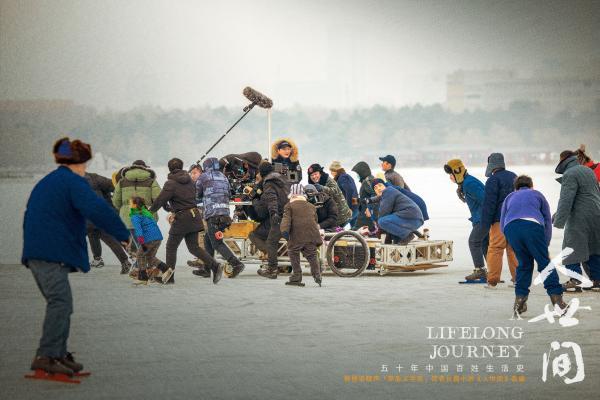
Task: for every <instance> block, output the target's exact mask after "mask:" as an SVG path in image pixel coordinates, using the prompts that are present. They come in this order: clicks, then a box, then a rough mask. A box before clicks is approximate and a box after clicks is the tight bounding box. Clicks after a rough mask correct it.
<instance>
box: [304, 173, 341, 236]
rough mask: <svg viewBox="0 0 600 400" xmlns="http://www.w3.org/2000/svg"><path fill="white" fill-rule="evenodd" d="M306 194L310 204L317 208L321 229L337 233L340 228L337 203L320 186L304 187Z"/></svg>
mask: <svg viewBox="0 0 600 400" xmlns="http://www.w3.org/2000/svg"><path fill="white" fill-rule="evenodd" d="M304 192H305V193H306V197H307V199H308V202H309V203H311V204H313V205H314V206H315V207H316V208H317V222H318V223H319V228H320V229H323V230H325V231H326V232H335V230H336V228H337V227H338V224H337V217H338V211H337V205H336V204H335V201H333V199H332V198H331V197H330V196H329V195H328V194H327V193H325V190H324V188H323V186H321V185H319V184H316V185H310V184H308V185H306V186H304Z"/></svg>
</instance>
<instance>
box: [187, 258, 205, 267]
mask: <svg viewBox="0 0 600 400" xmlns="http://www.w3.org/2000/svg"><path fill="white" fill-rule="evenodd" d="M187 265H188V266H190V267H192V268H204V264H203V263H202V261H200V259H198V258H196V259H195V260H188V262H187Z"/></svg>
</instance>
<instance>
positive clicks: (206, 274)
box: [192, 266, 210, 278]
mask: <svg viewBox="0 0 600 400" xmlns="http://www.w3.org/2000/svg"><path fill="white" fill-rule="evenodd" d="M192 274H194V275H196V276H201V277H202V278H210V269H208V268H205V267H204V266H203V267H202V268H197V269H195V270H193V271H192Z"/></svg>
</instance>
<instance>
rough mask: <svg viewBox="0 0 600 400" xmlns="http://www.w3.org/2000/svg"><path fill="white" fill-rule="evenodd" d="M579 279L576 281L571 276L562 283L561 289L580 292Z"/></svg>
mask: <svg viewBox="0 0 600 400" xmlns="http://www.w3.org/2000/svg"><path fill="white" fill-rule="evenodd" d="M579 285H581V281H578V280H577V279H575V278H571V279H569V280H568V281H566V282H565V283H563V284H562V287H563V290H564V291H565V292H572V293H579V292H581V286H579Z"/></svg>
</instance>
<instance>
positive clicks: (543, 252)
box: [504, 219, 563, 296]
mask: <svg viewBox="0 0 600 400" xmlns="http://www.w3.org/2000/svg"><path fill="white" fill-rule="evenodd" d="M504 236H506V240H508V243H509V244H510V246H511V247H512V248H513V250H514V252H515V255H516V256H517V260H518V261H519V266H518V267H517V276H516V282H515V294H516V295H517V296H527V295H529V286H531V279H532V276H533V261H534V260H535V262H536V263H537V266H538V271H542V270H543V269H544V268H546V266H547V265H548V264H549V263H550V256H549V254H548V244H547V243H546V237H545V235H544V227H543V226H542V225H540V224H538V223H535V222H532V221H525V220H522V219H517V220H514V221H512V222H510V223H509V224H508V225H506V227H505V228H504ZM544 288H545V289H546V293H548V295H552V294H562V293H563V288H562V286H561V285H560V282H559V280H558V274H557V273H556V270H554V271H552V273H550V275H548V277H547V278H546V280H545V281H544Z"/></svg>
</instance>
